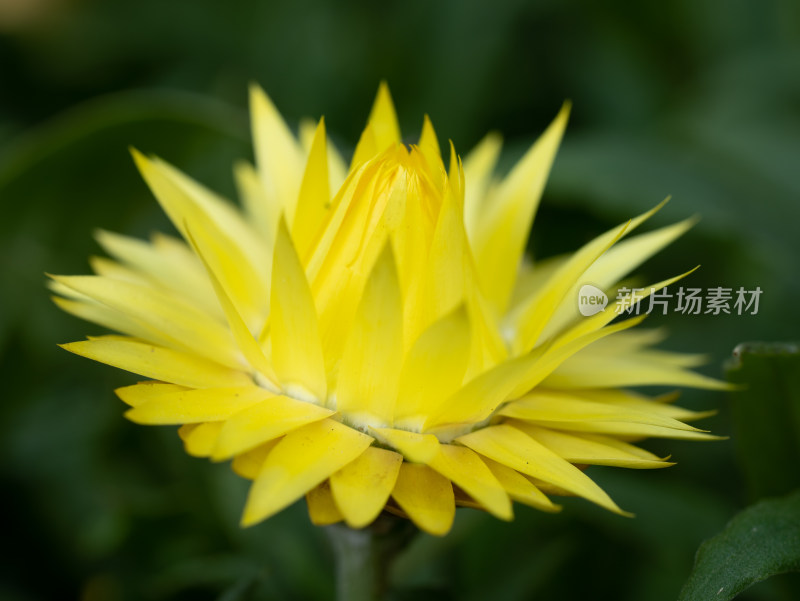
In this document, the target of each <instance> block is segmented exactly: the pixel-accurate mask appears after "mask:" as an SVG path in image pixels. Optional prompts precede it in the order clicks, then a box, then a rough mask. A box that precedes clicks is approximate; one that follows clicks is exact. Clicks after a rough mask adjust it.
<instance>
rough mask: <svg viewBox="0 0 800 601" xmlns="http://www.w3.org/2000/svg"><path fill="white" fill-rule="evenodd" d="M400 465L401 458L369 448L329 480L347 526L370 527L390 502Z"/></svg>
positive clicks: (375, 448)
mask: <svg viewBox="0 0 800 601" xmlns="http://www.w3.org/2000/svg"><path fill="white" fill-rule="evenodd" d="M402 463H403V457H402V455H400V454H398V453H395V452H393V451H388V450H385V449H379V448H378V447H369V448H367V450H366V451H364V452H363V453H362V454H361V455H360V456H359V457H358V459H355V460H354V461H352V462H350V463H348V464H347V465H346V466H344V467H343V468H342V469H340V470H339V471H338V472H334V473H333V474H332V475H331V477H330V486H331V490H332V491H333V496H334V498H335V499H336V506H337V507H338V508H339V510H340V511H341V513H342V515H343V516H344V519H345V520H346V521H347V525H348V526H350V527H351V528H363V527H364V526H366V525H368V524H371V523H372V522H373V520H375V518H376V517H378V514H379V513H380V512H381V510H382V509H383V507H384V506H385V505H386V501H387V500H388V499H389V495H390V494H391V492H392V490H393V489H394V485H395V482H396V481H397V474H398V473H399V472H400V465H401V464H402Z"/></svg>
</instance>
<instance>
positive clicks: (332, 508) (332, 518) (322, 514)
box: [306, 480, 344, 526]
mask: <svg viewBox="0 0 800 601" xmlns="http://www.w3.org/2000/svg"><path fill="white" fill-rule="evenodd" d="M306 505H308V517H309V518H310V519H311V523H312V524H314V525H315V526H330V525H331V524H336V523H337V522H341V521H342V520H343V519H344V517H343V516H342V513H341V512H340V511H339V508H338V507H337V506H336V503H335V502H334V500H333V493H332V492H331V485H330V482H328V481H327V480H326V481H325V482H323V483H322V484H320V485H318V486H316V487H314V488H312V489H311V490H309V491H308V492H307V493H306Z"/></svg>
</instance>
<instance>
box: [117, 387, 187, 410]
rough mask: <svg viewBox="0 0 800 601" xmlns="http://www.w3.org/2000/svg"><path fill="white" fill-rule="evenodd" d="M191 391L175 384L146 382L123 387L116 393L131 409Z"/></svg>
mask: <svg viewBox="0 0 800 601" xmlns="http://www.w3.org/2000/svg"><path fill="white" fill-rule="evenodd" d="M184 390H189V389H188V388H185V387H184V386H176V385H175V384H166V383H164V382H152V381H145V382H139V383H138V384H133V385H132V386H123V387H122V388H117V389H116V390H115V391H114V393H115V394H116V395H117V396H118V397H119V398H120V400H121V401H122V402H123V403H125V404H126V405H130V406H131V407H138V406H139V405H141V404H142V403H147V402H149V401H153V400H156V399H159V398H161V397H163V396H166V395H169V394H172V393H175V392H181V391H184Z"/></svg>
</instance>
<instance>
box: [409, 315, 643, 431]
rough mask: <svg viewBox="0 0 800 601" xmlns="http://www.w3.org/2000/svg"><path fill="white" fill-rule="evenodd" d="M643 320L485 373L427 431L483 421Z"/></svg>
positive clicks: (452, 399) (445, 406)
mask: <svg viewBox="0 0 800 601" xmlns="http://www.w3.org/2000/svg"><path fill="white" fill-rule="evenodd" d="M643 318H644V316H641V317H639V318H634V319H628V320H626V321H624V322H622V323H619V324H615V325H613V326H607V327H605V328H603V329H602V330H597V331H594V332H591V333H589V334H586V335H584V336H582V337H580V338H578V339H577V340H573V341H572V342H570V343H569V344H566V345H563V346H561V347H554V348H552V350H551V349H549V348H546V347H538V348H536V349H534V350H533V351H531V352H529V353H528V354H527V355H524V356H522V357H517V358H515V359H512V360H509V361H506V362H504V363H501V364H499V365H497V366H495V367H494V368H492V369H490V370H488V371H485V372H484V373H482V374H481V375H479V376H478V377H476V378H474V379H472V380H471V381H470V382H468V383H467V384H466V385H465V386H463V387H462V388H461V389H460V390H458V391H457V392H456V393H455V394H454V395H453V396H452V397H450V399H448V401H447V403H445V404H443V405H442V407H441V409H440V410H439V411H437V412H430V413H429V416H428V419H427V421H426V422H425V428H426V429H427V430H431V429H434V428H438V427H440V426H442V425H443V424H448V423H454V424H458V423H465V422H471V423H477V422H481V421H483V420H484V419H486V418H487V417H489V416H490V415H491V414H492V413H493V412H494V411H495V410H496V409H497V408H498V407H499V406H500V405H501V404H502V403H504V402H505V401H507V400H508V399H509V398H512V399H513V398H517V397H520V396H522V395H523V394H525V393H526V392H527V391H529V390H530V389H531V388H533V387H534V386H536V385H537V384H538V383H539V382H541V381H542V380H543V379H544V378H546V377H547V376H548V375H549V374H551V373H552V372H553V371H554V370H555V369H556V368H557V367H558V366H559V365H560V364H561V363H563V362H564V361H565V360H567V359H568V358H569V357H570V356H572V355H573V354H575V353H577V352H578V351H579V350H581V349H582V348H584V347H586V346H587V345H589V344H591V343H592V342H594V341H595V340H599V339H600V338H602V337H604V336H608V335H610V334H613V333H615V332H618V331H621V330H624V329H626V328H630V327H633V326H635V325H636V324H637V323H640V322H641V320H642V319H643Z"/></svg>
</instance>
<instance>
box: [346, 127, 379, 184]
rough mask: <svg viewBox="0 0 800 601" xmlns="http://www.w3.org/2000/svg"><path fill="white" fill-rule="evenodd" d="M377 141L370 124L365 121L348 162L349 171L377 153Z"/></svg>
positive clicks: (352, 170)
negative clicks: (365, 124) (351, 158)
mask: <svg viewBox="0 0 800 601" xmlns="http://www.w3.org/2000/svg"><path fill="white" fill-rule="evenodd" d="M378 152H379V151H378V141H377V139H376V138H375V131H374V129H373V127H372V125H371V124H369V123H367V126H366V127H365V128H364V131H362V132H361V136H360V137H359V138H358V143H357V144H356V150H355V152H354V153H353V160H352V161H351V162H350V171H351V173H352V172H354V171H355V170H356V169H358V168H359V167H361V165H362V164H363V163H365V162H366V161H368V160H370V159H371V158H373V157H374V156H376V155H377V154H378Z"/></svg>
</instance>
